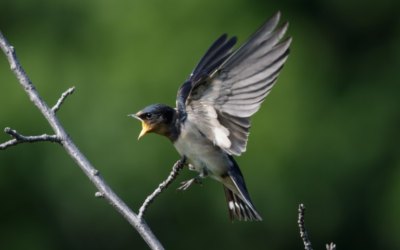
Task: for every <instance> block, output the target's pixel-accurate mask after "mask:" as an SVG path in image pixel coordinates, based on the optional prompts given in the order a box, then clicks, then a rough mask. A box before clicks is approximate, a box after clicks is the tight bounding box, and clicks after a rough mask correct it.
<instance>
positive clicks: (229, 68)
mask: <svg viewBox="0 0 400 250" xmlns="http://www.w3.org/2000/svg"><path fill="white" fill-rule="evenodd" d="M279 19H280V12H277V13H275V14H274V15H273V16H272V17H271V18H269V19H268V20H267V21H266V22H265V23H264V24H263V25H262V26H261V27H260V28H259V29H258V30H257V31H256V32H255V33H253V35H251V36H250V38H249V39H248V40H247V41H245V42H244V43H243V44H242V45H241V46H239V47H238V48H237V49H235V50H233V48H234V46H235V44H236V41H237V38H236V37H235V36H234V37H232V38H230V39H229V40H228V36H227V34H224V35H222V36H221V37H219V38H218V39H217V40H216V41H215V42H214V43H213V44H212V45H211V47H210V48H209V49H208V50H207V52H206V53H205V54H204V56H203V57H202V58H201V59H200V61H199V62H198V64H197V65H196V67H195V68H194V70H193V71H192V72H191V74H190V75H189V77H188V78H187V79H186V81H184V83H183V84H182V85H181V86H180V88H179V90H178V94H177V98H176V108H173V107H170V106H167V105H164V104H159V103H157V104H153V105H150V106H147V107H145V108H144V109H142V110H140V111H139V112H137V113H135V114H130V115H128V116H132V117H134V118H136V119H138V120H140V121H141V122H142V130H141V132H140V134H139V137H138V139H140V138H141V137H142V136H144V135H146V134H149V133H155V134H158V135H162V136H165V137H167V138H168V139H169V140H170V141H171V142H172V143H173V145H174V146H175V148H176V150H177V151H178V153H179V154H180V155H181V156H185V157H186V159H187V162H186V164H187V166H188V168H189V169H190V170H194V171H197V172H199V173H200V174H199V175H198V176H196V177H195V178H193V179H190V180H188V181H185V182H182V183H181V184H182V186H181V187H180V188H178V189H179V190H186V189H187V188H188V187H189V186H190V185H192V184H193V183H201V182H200V179H202V178H205V177H207V176H208V177H211V178H213V179H215V180H217V181H219V182H221V183H222V184H223V189H224V193H225V198H226V202H227V205H228V211H229V217H230V219H231V221H232V222H233V221H234V218H235V216H236V218H237V219H238V220H239V221H240V220H244V221H251V220H254V221H261V220H262V218H261V216H260V214H259V213H258V211H257V210H256V208H255V206H254V204H253V202H252V201H251V199H250V195H249V192H248V190H247V187H246V184H245V180H244V177H243V174H242V172H241V170H240V168H239V165H238V164H237V163H236V161H235V159H234V158H233V155H236V156H240V155H241V154H242V153H243V152H245V151H246V146H247V141H248V136H249V130H250V122H251V119H250V117H251V116H252V115H253V114H254V113H256V112H257V111H258V110H259V108H260V106H261V103H262V102H263V101H264V99H265V97H266V96H267V95H268V94H269V92H270V91H271V88H272V86H273V85H274V84H275V83H276V81H277V78H278V75H279V73H280V72H281V70H282V67H283V65H284V63H285V61H286V59H287V58H288V56H289V53H290V49H289V46H290V44H291V42H292V38H291V37H287V38H285V39H284V40H282V38H283V37H284V35H285V33H286V31H287V29H288V22H284V23H283V24H282V25H280V26H279V27H277V26H278V22H279ZM276 27H277V28H276ZM281 40H282V41H281Z"/></svg>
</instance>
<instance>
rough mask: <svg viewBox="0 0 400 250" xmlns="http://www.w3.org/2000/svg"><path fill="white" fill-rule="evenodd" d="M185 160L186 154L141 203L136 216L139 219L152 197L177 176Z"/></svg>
mask: <svg viewBox="0 0 400 250" xmlns="http://www.w3.org/2000/svg"><path fill="white" fill-rule="evenodd" d="M185 162H186V156H182V158H181V159H180V160H179V161H177V162H176V163H175V165H174V166H173V167H172V171H171V173H170V174H169V176H168V178H167V179H166V180H165V181H163V182H162V183H161V184H160V185H159V186H158V188H157V189H156V190H154V192H153V193H152V194H151V195H149V196H148V197H147V199H146V200H145V201H144V203H143V205H142V206H141V207H140V209H139V215H138V217H139V219H140V220H141V219H142V218H143V215H144V214H145V212H146V209H147V208H148V207H149V205H150V203H152V202H153V200H154V198H156V197H157V196H158V195H159V194H161V192H162V191H163V190H164V189H165V188H167V187H168V185H169V184H171V183H172V182H173V181H174V180H175V178H176V177H177V176H178V174H179V172H180V171H181V170H182V168H183V166H184V165H185Z"/></svg>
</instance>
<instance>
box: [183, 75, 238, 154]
mask: <svg viewBox="0 0 400 250" xmlns="http://www.w3.org/2000/svg"><path fill="white" fill-rule="evenodd" d="M221 83H222V82H221V81H219V80H217V81H215V80H214V81H213V82H212V83H211V84H210V86H208V87H207V88H206V89H205V90H204V92H203V93H202V96H201V99H198V100H191V101H190V104H189V105H188V106H187V108H186V112H187V114H188V118H189V119H191V120H192V121H196V125H197V127H198V129H199V130H200V132H201V133H202V134H204V135H205V136H206V137H207V138H208V139H210V140H212V141H213V143H214V145H216V146H218V147H220V148H230V147H231V145H232V142H231V141H230V140H229V134H230V132H229V130H228V129H227V128H226V127H224V126H222V125H221V123H220V122H219V120H218V113H217V111H216V110H215V108H214V102H215V99H217V98H218V95H219V90H220V88H221Z"/></svg>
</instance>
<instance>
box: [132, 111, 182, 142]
mask: <svg viewBox="0 0 400 250" xmlns="http://www.w3.org/2000/svg"><path fill="white" fill-rule="evenodd" d="M174 114H175V109H173V108H171V107H169V106H167V105H164V104H153V105H150V106H148V107H146V108H144V109H142V110H140V111H139V112H137V113H136V114H131V115H128V116H132V117H134V118H136V119H138V120H140V121H141V122H142V127H143V128H142V131H141V132H140V134H139V137H138V140H139V139H140V138H141V137H142V136H144V135H145V134H148V133H156V134H159V135H164V136H167V137H168V135H169V128H170V126H171V124H172V123H173V118H174Z"/></svg>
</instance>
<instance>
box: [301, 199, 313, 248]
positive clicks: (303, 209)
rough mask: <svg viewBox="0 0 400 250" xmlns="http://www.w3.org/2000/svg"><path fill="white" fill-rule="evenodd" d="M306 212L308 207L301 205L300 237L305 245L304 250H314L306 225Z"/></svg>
mask: <svg viewBox="0 0 400 250" xmlns="http://www.w3.org/2000/svg"><path fill="white" fill-rule="evenodd" d="M305 212H306V207H305V206H304V205H303V204H300V206H299V220H298V223H299V228H300V237H301V238H302V239H303V244H304V249H306V250H312V248H311V242H310V240H309V239H308V235H307V231H306V227H305V225H304V214H305Z"/></svg>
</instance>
